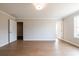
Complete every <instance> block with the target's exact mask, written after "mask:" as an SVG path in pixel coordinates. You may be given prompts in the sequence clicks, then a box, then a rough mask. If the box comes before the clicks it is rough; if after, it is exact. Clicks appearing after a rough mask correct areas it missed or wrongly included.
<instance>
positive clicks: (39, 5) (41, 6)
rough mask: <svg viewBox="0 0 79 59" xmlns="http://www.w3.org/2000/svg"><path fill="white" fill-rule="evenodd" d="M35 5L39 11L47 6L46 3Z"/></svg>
mask: <svg viewBox="0 0 79 59" xmlns="http://www.w3.org/2000/svg"><path fill="white" fill-rule="evenodd" d="M33 4H34V6H35V8H36V9H37V10H42V9H43V8H44V7H45V6H46V3H33Z"/></svg>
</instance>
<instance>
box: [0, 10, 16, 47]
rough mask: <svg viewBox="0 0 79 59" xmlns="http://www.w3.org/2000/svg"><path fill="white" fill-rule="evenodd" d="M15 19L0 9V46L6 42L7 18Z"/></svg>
mask: <svg viewBox="0 0 79 59" xmlns="http://www.w3.org/2000/svg"><path fill="white" fill-rule="evenodd" d="M9 19H15V18H14V17H12V16H10V15H8V14H7V13H5V12H2V11H0V47H1V46H4V45H5V44H8V20H9Z"/></svg>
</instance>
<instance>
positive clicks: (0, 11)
mask: <svg viewBox="0 0 79 59" xmlns="http://www.w3.org/2000/svg"><path fill="white" fill-rule="evenodd" d="M0 13H2V14H5V15H7V16H10V17H12V18H15V17H14V16H12V15H10V14H8V13H6V12H4V11H2V10H0Z"/></svg>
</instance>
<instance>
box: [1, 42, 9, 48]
mask: <svg viewBox="0 0 79 59" xmlns="http://www.w3.org/2000/svg"><path fill="white" fill-rule="evenodd" d="M7 44H8V42H6V43H4V44H1V45H0V47H3V46H5V45H7Z"/></svg>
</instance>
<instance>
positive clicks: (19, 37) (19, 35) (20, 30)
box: [17, 22, 23, 40]
mask: <svg viewBox="0 0 79 59" xmlns="http://www.w3.org/2000/svg"><path fill="white" fill-rule="evenodd" d="M17 40H23V22H17Z"/></svg>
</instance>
